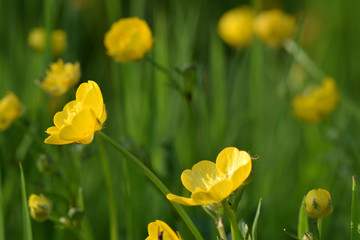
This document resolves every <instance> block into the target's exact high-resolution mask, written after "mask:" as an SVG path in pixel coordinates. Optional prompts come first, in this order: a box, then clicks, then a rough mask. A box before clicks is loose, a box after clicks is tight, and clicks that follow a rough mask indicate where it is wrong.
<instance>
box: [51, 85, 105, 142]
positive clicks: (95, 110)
mask: <svg viewBox="0 0 360 240" xmlns="http://www.w3.org/2000/svg"><path fill="white" fill-rule="evenodd" d="M105 120H106V111H105V105H104V102H103V96H102V94H101V91H100V88H99V86H98V85H97V84H96V82H94V81H88V82H87V83H82V84H81V85H80V86H79V87H78V89H77V91H76V100H73V101H71V102H69V103H67V104H66V105H65V107H64V108H63V110H62V111H61V112H57V113H56V114H55V116H54V124H55V126H53V127H49V128H48V129H47V130H46V133H48V134H50V136H49V137H48V138H46V139H45V143H47V144H55V145H62V144H68V143H73V142H75V143H80V144H89V143H91V142H92V140H93V138H94V133H95V131H98V130H100V129H101V128H102V127H103V124H104V122H105Z"/></svg>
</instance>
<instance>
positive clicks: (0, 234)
mask: <svg viewBox="0 0 360 240" xmlns="http://www.w3.org/2000/svg"><path fill="white" fill-rule="evenodd" d="M1 184H2V183H1V168H0V240H5V231H4V215H3V201H2V186H1Z"/></svg>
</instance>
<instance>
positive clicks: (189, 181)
mask: <svg viewBox="0 0 360 240" xmlns="http://www.w3.org/2000/svg"><path fill="white" fill-rule="evenodd" d="M251 166H252V163H251V157H250V155H249V154H248V153H247V152H245V151H239V150H238V149H237V148H235V147H228V148H225V149H224V150H222V151H221V152H220V153H219V155H218V156H217V158H216V163H213V162H211V161H207V160H204V161H200V162H198V163H197V164H195V165H194V166H193V167H192V169H191V170H189V169H187V170H185V171H183V173H182V174H181V181H182V183H183V185H184V187H185V188H187V189H188V190H189V191H190V192H191V197H190V198H186V197H181V196H177V195H174V194H168V195H167V196H166V197H167V198H168V199H169V200H170V201H173V202H176V203H180V204H183V205H189V206H195V205H203V204H209V203H217V202H221V201H222V200H224V199H225V198H227V197H228V196H229V195H230V194H231V193H232V192H233V191H235V190H236V189H237V188H238V187H239V186H240V185H241V184H242V183H243V182H244V181H245V180H246V179H247V177H248V176H249V175H250V172H251Z"/></svg>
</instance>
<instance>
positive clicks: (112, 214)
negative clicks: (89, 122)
mask: <svg viewBox="0 0 360 240" xmlns="http://www.w3.org/2000/svg"><path fill="white" fill-rule="evenodd" d="M99 146H100V147H99V149H100V158H101V162H102V166H103V170H104V175H105V180H106V187H107V190H108V200H109V218H110V219H109V220H110V239H111V240H117V239H119V237H118V232H117V225H118V221H117V207H116V203H115V197H114V188H113V184H112V181H111V175H110V167H109V159H108V157H107V156H106V153H105V150H104V146H103V144H102V142H100V144H99Z"/></svg>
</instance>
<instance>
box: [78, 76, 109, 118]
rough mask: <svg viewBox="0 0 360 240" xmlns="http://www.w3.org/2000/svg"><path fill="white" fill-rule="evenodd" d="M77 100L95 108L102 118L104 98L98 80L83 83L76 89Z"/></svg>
mask: <svg viewBox="0 0 360 240" xmlns="http://www.w3.org/2000/svg"><path fill="white" fill-rule="evenodd" d="M76 100H77V101H79V102H82V103H83V105H87V106H89V107H90V108H91V109H93V110H94V112H95V114H96V116H97V118H98V119H99V120H100V118H101V116H102V115H103V112H104V100H103V96H102V94H101V91H100V88H99V86H98V85H97V84H96V82H94V81H88V82H87V83H82V84H81V85H80V86H79V87H78V89H77V91H76Z"/></svg>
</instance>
